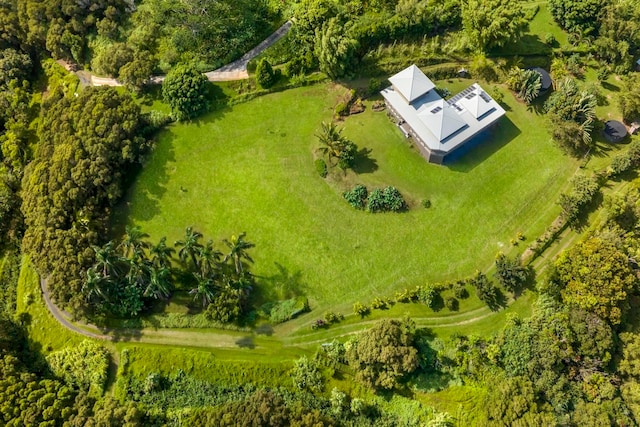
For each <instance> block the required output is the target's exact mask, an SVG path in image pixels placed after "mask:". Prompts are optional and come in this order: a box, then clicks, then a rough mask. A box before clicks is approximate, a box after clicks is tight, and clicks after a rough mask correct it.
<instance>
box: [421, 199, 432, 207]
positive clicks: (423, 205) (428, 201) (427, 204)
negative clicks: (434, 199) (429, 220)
mask: <svg viewBox="0 0 640 427" xmlns="http://www.w3.org/2000/svg"><path fill="white" fill-rule="evenodd" d="M422 207H423V208H425V209H429V208H430V207H431V200H429V199H424V200H423V201H422Z"/></svg>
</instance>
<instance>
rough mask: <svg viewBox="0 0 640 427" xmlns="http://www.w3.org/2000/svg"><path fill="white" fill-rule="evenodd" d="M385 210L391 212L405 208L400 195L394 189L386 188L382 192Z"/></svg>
mask: <svg viewBox="0 0 640 427" xmlns="http://www.w3.org/2000/svg"><path fill="white" fill-rule="evenodd" d="M382 196H383V198H384V205H385V209H386V210H388V211H392V212H398V211H401V210H402V209H404V208H405V207H406V203H405V201H404V198H403V197H402V194H400V192H399V191H398V190H397V189H396V188H395V187H387V188H385V189H384V190H383V194H382Z"/></svg>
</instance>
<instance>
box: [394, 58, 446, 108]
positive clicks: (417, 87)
mask: <svg viewBox="0 0 640 427" xmlns="http://www.w3.org/2000/svg"><path fill="white" fill-rule="evenodd" d="M389 81H390V82H391V84H392V85H393V87H394V88H395V89H396V90H397V91H398V92H400V94H401V95H402V96H403V97H404V98H405V99H406V100H407V101H409V102H410V103H411V102H413V101H415V100H416V99H418V98H420V97H421V96H422V95H424V94H425V93H427V92H429V91H430V90H431V89H433V88H435V87H436V85H435V84H433V82H432V81H431V80H430V79H429V77H427V76H425V75H424V73H423V72H422V71H421V70H420V68H418V67H416V66H415V65H412V66H410V67H408V68H405V69H404V70H402V71H400V72H399V73H398V74H396V75H394V76H392V77H389Z"/></svg>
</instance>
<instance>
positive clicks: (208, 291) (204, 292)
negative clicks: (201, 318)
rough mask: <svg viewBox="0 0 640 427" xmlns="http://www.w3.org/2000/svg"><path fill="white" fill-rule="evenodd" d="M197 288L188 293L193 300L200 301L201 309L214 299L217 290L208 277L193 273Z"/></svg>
mask: <svg viewBox="0 0 640 427" xmlns="http://www.w3.org/2000/svg"><path fill="white" fill-rule="evenodd" d="M193 277H195V279H196V283H197V286H196V287H195V288H193V289H191V290H190V291H189V293H190V294H191V295H193V300H194V301H195V300H201V301H202V308H205V307H206V306H207V305H209V304H211V303H212V302H213V300H214V299H215V297H216V293H217V291H218V288H217V286H216V284H215V282H214V281H213V279H211V278H210V277H206V276H203V275H201V274H199V273H193Z"/></svg>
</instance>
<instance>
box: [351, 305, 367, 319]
mask: <svg viewBox="0 0 640 427" xmlns="http://www.w3.org/2000/svg"><path fill="white" fill-rule="evenodd" d="M353 312H354V313H355V314H357V315H358V316H360V317H364V316H367V315H368V314H369V313H371V308H370V307H369V306H367V305H364V304H362V303H361V302H356V303H355V304H353Z"/></svg>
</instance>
